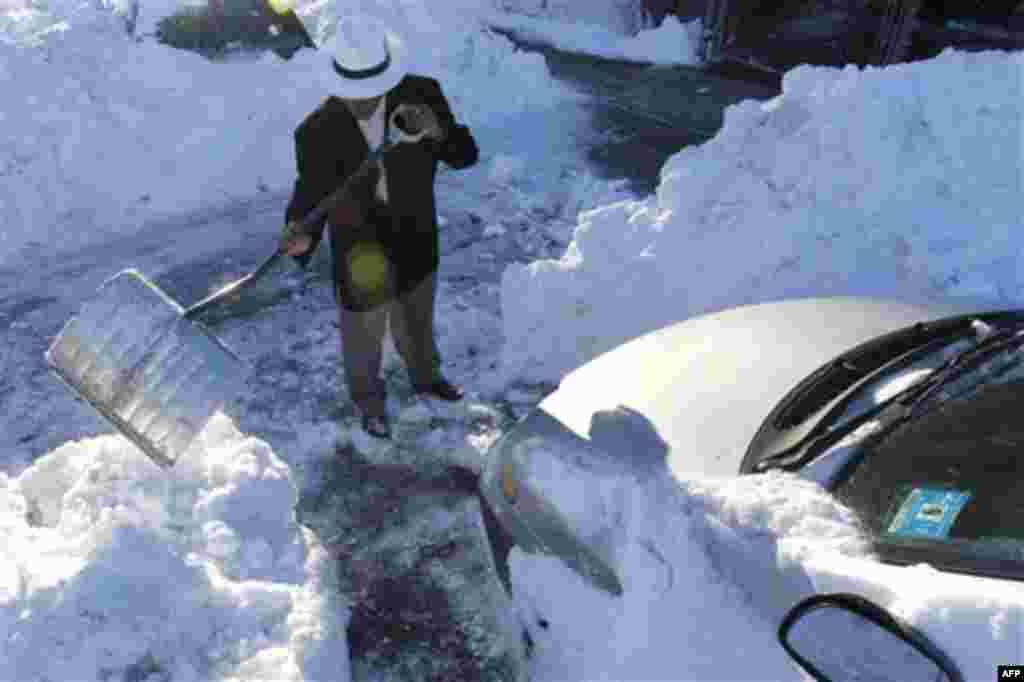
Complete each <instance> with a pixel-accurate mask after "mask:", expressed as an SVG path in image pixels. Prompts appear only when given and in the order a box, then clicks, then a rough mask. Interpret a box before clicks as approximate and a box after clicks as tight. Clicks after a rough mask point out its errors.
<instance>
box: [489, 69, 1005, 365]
mask: <svg viewBox="0 0 1024 682" xmlns="http://www.w3.org/2000/svg"><path fill="white" fill-rule="evenodd" d="M1022 63H1024V54H1021V53H1019V52H1018V53H1001V52H984V53H963V52H955V51H952V50H947V51H945V52H943V53H942V54H941V55H939V56H938V57H936V58H935V59H932V60H929V61H926V62H919V63H914V64H904V65H898V66H892V67H888V68H885V69H876V68H872V67H868V68H866V69H864V70H859V69H857V68H856V67H852V66H849V67H846V68H845V69H841V70H840V69H832V68H822V67H807V66H803V67H798V68H796V69H794V70H792V71H790V72H788V73H787V74H786V76H785V78H784V82H783V93H782V94H781V95H780V96H779V97H776V98H775V99H773V100H771V101H769V102H765V103H761V102H756V101H745V102H742V103H740V104H738V105H736V106H733V107H730V108H729V109H727V110H726V113H725V122H724V125H723V127H722V130H721V131H720V132H719V133H718V135H716V136H715V137H714V138H713V139H712V140H710V141H709V142H707V143H705V144H703V145H700V146H695V147H688V148H685V149H683V150H681V151H680V152H679V153H677V154H676V155H675V156H673V157H672V158H671V159H670V160H669V161H668V163H666V165H665V167H664V168H663V169H662V180H661V184H660V186H659V188H658V191H657V194H656V196H651V197H648V198H646V199H644V200H642V201H622V202H619V203H616V204H611V205H607V206H604V207H602V208H600V209H597V210H594V211H590V212H588V213H585V214H583V215H581V216H580V220H579V224H578V226H577V228H576V231H575V238H574V241H573V243H572V244H571V245H570V247H569V249H568V250H567V251H566V253H565V254H564V256H563V257H562V258H561V259H560V260H557V261H555V260H545V261H538V262H534V263H531V264H529V265H525V266H520V265H512V266H510V267H509V268H508V269H507V270H506V271H505V273H504V277H503V282H502V310H503V315H504V320H503V324H504V330H505V338H506V345H505V350H504V355H503V366H504V370H505V372H506V373H507V374H508V376H509V377H523V378H527V379H531V380H546V381H557V380H559V379H560V377H561V376H563V375H564V373H565V372H567V371H568V370H570V369H572V368H573V367H575V366H578V365H579V364H581V363H582V362H585V361H586V360H587V359H589V358H590V357H593V356H594V355H596V354H597V353H600V352H602V351H604V350H608V349H610V348H612V347H614V346H615V345H617V344H619V343H621V342H623V341H625V340H627V339H629V338H633V337H635V336H637V335H640V334H642V333H644V332H647V331H650V330H653V329H656V328H658V327H661V326H663V325H664V324H667V323H669V322H672V321H676V320H680V319H683V318H686V317H688V316H692V315H696V314H699V313H702V312H707V311H711V310H716V309H720V308H723V307H727V306H731V305H738V304H744V303H754V302H763V301H768V300H774V299H779V298H783V297H792V296H803V295H832V294H854V295H876V296H916V297H919V298H920V297H941V296H970V297H972V298H987V299H997V300H999V301H1001V302H1004V303H1007V304H1013V303H1019V302H1021V301H1022V300H1024V275H1022V273H1024V267H1022V266H1024V262H1022V255H1021V254H1022V253H1024V252H1022V249H1021V246H1022V244H1024V241H1022V238H1021V236H1020V235H1021V234H1022V231H1021V227H1022V218H1021V211H1020V201H1019V197H1020V194H1021V191H1022V189H1024V187H1022V176H1021V164H1022V141H1024V131H1022V128H1021V118H1022V106H1021V101H1022V100H1021V79H1022V73H1021V69H1022ZM580 349H584V350H580Z"/></svg>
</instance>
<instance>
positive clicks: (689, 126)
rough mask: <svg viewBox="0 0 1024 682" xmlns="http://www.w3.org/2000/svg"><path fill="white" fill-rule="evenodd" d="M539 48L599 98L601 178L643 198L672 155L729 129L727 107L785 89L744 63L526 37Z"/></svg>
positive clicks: (595, 150) (555, 67)
mask: <svg viewBox="0 0 1024 682" xmlns="http://www.w3.org/2000/svg"><path fill="white" fill-rule="evenodd" d="M505 35H506V36H508V37H509V38H510V39H511V40H513V42H515V43H516V45H517V46H518V47H519V48H520V49H523V50H527V51H531V52H539V53H540V54H542V55H543V56H544V58H545V60H546V61H547V64H548V68H549V69H550V70H551V74H552V75H553V76H554V77H555V78H556V79H558V80H559V81H561V82H563V83H565V84H566V85H568V86H570V87H571V88H573V89H574V90H577V91H579V92H582V93H586V94H589V95H592V97H593V99H592V100H591V101H590V102H589V104H588V105H587V107H588V109H590V114H591V117H592V124H593V128H594V130H596V131H599V132H600V133H603V135H601V136H599V138H598V139H599V143H598V144H596V145H594V146H593V147H591V148H590V149H588V150H587V156H588V159H589V160H590V162H591V164H592V166H593V168H592V170H593V171H594V172H595V173H596V174H597V175H599V176H601V177H604V178H608V179H612V178H626V179H628V180H629V185H630V189H632V190H633V191H634V192H636V193H637V194H639V195H647V194H650V193H652V192H653V191H654V190H655V189H656V188H657V186H658V181H659V177H658V176H659V172H660V170H661V167H662V166H663V165H664V163H665V161H666V160H668V158H669V157H670V156H672V155H673V154H675V153H676V152H678V151H679V150H680V149H682V148H683V147H686V146H688V145H695V144H701V143H703V142H705V141H707V140H708V139H710V138H711V137H713V136H714V135H715V134H716V133H717V132H718V130H719V128H721V126H722V120H723V112H724V110H725V108H726V107H728V106H730V105H732V104H736V103H737V102H740V101H742V100H745V99H760V100H767V99H771V98H772V97H775V96H776V95H778V94H779V93H780V92H781V82H780V80H779V78H778V77H777V76H774V75H771V74H764V73H761V72H756V71H754V70H753V69H747V68H743V67H740V66H718V67H716V68H715V69H714V70H707V71H706V70H704V69H702V68H698V67H692V66H658V65H651V64H638V63H634V62H625V61H617V60H609V59H602V58H598V57H592V56H588V55H582V54H575V53H569V52H564V51H562V50H557V49H555V48H552V47H549V46H546V45H540V44H536V43H530V42H525V41H522V40H519V39H518V38H517V37H516V36H514V35H510V34H508V33H505Z"/></svg>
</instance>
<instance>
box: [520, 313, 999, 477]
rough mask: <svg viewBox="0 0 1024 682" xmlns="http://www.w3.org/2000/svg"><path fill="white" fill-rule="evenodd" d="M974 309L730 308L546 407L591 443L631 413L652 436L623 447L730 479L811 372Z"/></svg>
mask: <svg viewBox="0 0 1024 682" xmlns="http://www.w3.org/2000/svg"><path fill="white" fill-rule="evenodd" d="M977 310H979V309H978V308H977V307H976V306H971V307H968V304H966V303H964V304H960V303H955V302H953V303H934V302H932V303H905V302H895V301H886V300H875V299H863V298H827V299H824V298H819V299H801V300H793V301H785V302H779V303H764V304H759V305H751V306H744V307H740V308H732V309H729V310H725V311H723V312H719V313H714V314H710V315H706V316H702V317H697V318H693V319H690V320H686V321H683V322H679V323H677V324H674V325H671V326H669V327H665V328H663V329H660V330H658V331H655V332H651V333H650V334H647V335H644V336H641V337H639V338H637V339H634V340H633V341H630V342H628V343H626V344H624V345H623V346H620V347H619V348H617V349H615V350H612V351H609V352H608V353H605V354H603V355H601V356H599V357H597V358H595V359H594V360H592V361H591V362H589V363H587V364H586V365H583V366H582V367H580V368H578V369H576V370H574V371H573V372H571V373H570V374H568V375H567V376H566V377H565V379H564V380H563V381H562V383H561V385H560V386H559V388H558V390H557V391H555V392H554V393H552V394H551V395H550V396H548V397H547V398H546V399H545V400H544V401H543V402H541V404H540V408H541V409H542V410H544V411H546V412H547V413H549V414H550V415H551V416H553V417H555V418H556V419H558V420H559V421H561V422H562V423H563V424H564V425H565V426H567V427H568V428H570V429H571V430H572V431H574V432H575V433H576V434H577V435H579V436H580V437H582V438H585V439H587V440H591V438H592V437H593V436H594V434H595V432H596V431H599V430H601V429H602V426H601V424H603V423H607V422H608V420H606V419H604V415H602V413H604V412H605V411H614V412H613V413H612V414H617V415H623V414H626V415H628V416H629V419H628V422H629V423H630V424H631V426H630V428H631V429H633V431H634V432H635V431H636V428H637V421H638V420H640V424H641V428H644V429H646V430H647V431H648V434H646V437H645V439H642V440H641V439H634V438H630V437H627V438H626V439H622V438H618V439H617V440H618V441H619V442H622V443H630V442H645V443H650V442H658V441H659V440H660V441H661V444H660V445H661V447H662V449H664V448H665V447H667V450H668V452H667V457H668V463H669V466H670V468H671V469H672V471H673V472H674V473H675V474H676V475H680V476H686V475H687V474H690V475H701V476H732V475H735V474H736V473H737V472H738V470H739V465H740V461H741V460H742V458H743V454H744V452H745V451H746V448H747V446H748V444H749V443H750V441H751V439H752V438H753V436H754V434H755V433H756V431H757V429H758V427H759V426H760V424H761V422H762V421H763V420H764V419H765V417H767V415H768V414H769V412H770V411H771V410H772V408H773V407H774V406H775V404H776V403H777V402H778V401H779V400H780V399H781V398H782V397H783V396H784V395H785V394H786V392H787V391H789V390H790V389H792V388H793V387H794V386H795V385H796V384H797V383H798V382H799V381H800V380H802V379H803V378H805V377H806V376H807V375H809V374H810V373H811V372H813V371H814V370H816V369H818V368H819V367H821V366H822V365H824V364H825V363H827V362H829V361H830V360H832V359H834V358H835V357H836V356H838V355H840V354H842V353H844V352H845V351H848V350H850V349H851V348H853V347H854V346H856V345H858V344H860V343H863V342H865V341H868V340H870V339H872V338H874V337H876V336H879V335H882V334H885V333H888V332H891V331H895V330H897V329H900V328H903V327H907V326H910V325H913V324H915V323H917V322H927V321H932V320H936V319H940V318H943V317H949V316H952V315H957V314H964V313H967V312H969V311H977ZM606 414H607V413H606ZM613 421H614V420H613ZM619 423H622V422H621V420H620V421H619ZM595 426H596V427H597V428H596V429H595ZM655 434H656V437H655ZM641 435H643V434H641ZM595 444H597V445H600V443H595Z"/></svg>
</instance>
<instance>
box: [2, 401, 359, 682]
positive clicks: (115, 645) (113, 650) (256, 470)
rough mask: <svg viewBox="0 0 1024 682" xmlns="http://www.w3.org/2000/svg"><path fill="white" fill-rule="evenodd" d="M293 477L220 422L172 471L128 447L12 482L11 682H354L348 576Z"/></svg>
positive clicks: (61, 453)
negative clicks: (307, 514) (298, 505)
mask: <svg viewBox="0 0 1024 682" xmlns="http://www.w3.org/2000/svg"><path fill="white" fill-rule="evenodd" d="M297 497H298V490H297V487H296V483H295V481H294V480H293V477H292V473H291V471H290V470H289V468H288V466H287V465H286V464H284V463H283V462H282V461H281V460H280V459H279V458H278V457H277V456H276V455H275V454H274V453H273V452H272V451H271V450H270V448H269V447H268V446H267V445H266V444H265V443H263V442H261V441H259V440H256V439H254V438H249V437H244V436H243V435H242V434H240V433H239V432H238V431H237V430H236V429H235V427H234V425H233V424H232V423H231V421H230V420H229V419H227V418H226V417H224V416H222V415H218V416H217V417H215V418H214V419H213V420H212V421H211V423H210V425H209V426H208V427H207V429H206V430H205V431H204V432H203V434H202V435H201V436H200V439H199V441H198V445H197V446H193V448H191V449H190V450H189V452H188V453H187V454H186V455H185V456H184V458H183V459H182V460H181V461H180V462H179V463H178V465H177V466H175V468H174V469H171V470H168V471H164V470H161V469H159V468H158V467H156V466H155V465H153V464H152V463H151V462H150V461H149V460H148V459H146V457H145V456H144V455H143V454H141V452H139V451H138V450H137V449H136V448H135V447H134V446H132V445H130V444H129V442H128V441H126V440H125V439H124V438H121V437H119V436H101V437H99V438H94V439H90V440H84V441H79V442H73V443H68V444H66V445H64V446H62V447H60V448H58V449H57V450H55V451H53V452H51V453H50V454H48V455H46V456H45V457H42V458H40V459H39V460H37V461H36V462H35V463H34V464H33V465H32V466H31V467H30V468H29V469H27V470H26V471H25V472H24V473H22V475H21V476H19V477H18V478H15V479H9V478H7V476H6V475H5V474H2V473H0V536H2V538H0V539H2V541H0V548H2V552H3V554H4V558H3V561H2V562H0V566H3V570H2V571H0V678H2V679H6V680H26V681H28V680H41V679H51V680H72V679H83V680H84V679H90V680H103V679H146V678H147V676H149V675H151V674H156V675H157V679H174V680H176V681H187V680H212V679H239V680H253V679H274V680H298V679H332V680H345V679H347V678H348V655H347V649H346V643H345V626H346V620H345V619H346V618H347V614H348V611H347V610H346V609H345V605H344V604H340V603H338V598H337V596H336V589H337V578H336V576H334V575H333V573H332V571H333V570H334V568H333V565H332V562H331V560H329V559H328V558H327V556H326V553H325V552H324V551H323V549H322V548H321V547H320V545H319V543H318V541H316V540H315V539H314V538H313V536H312V535H311V534H310V533H309V532H308V531H305V530H303V529H302V528H301V527H300V526H299V525H298V523H297V522H296V520H295V515H294V506H295V502H296V500H297Z"/></svg>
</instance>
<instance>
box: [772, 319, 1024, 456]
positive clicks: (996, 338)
mask: <svg viewBox="0 0 1024 682" xmlns="http://www.w3.org/2000/svg"><path fill="white" fill-rule="evenodd" d="M972 326H973V327H974V330H975V332H976V333H977V334H978V336H979V340H978V342H977V343H976V344H975V345H973V346H971V347H970V348H967V349H965V350H963V351H960V352H959V353H957V354H956V355H954V356H953V357H952V358H950V359H949V360H947V361H946V362H944V363H942V364H941V365H939V366H938V367H937V368H936V369H935V370H934V371H933V372H929V373H928V375H927V376H924V377H922V378H921V379H919V380H917V381H915V382H914V383H912V384H910V385H909V386H907V387H906V388H904V389H903V390H902V391H899V392H898V393H896V394H894V395H893V396H891V397H890V398H888V399H887V400H884V401H883V402H881V403H879V404H878V405H876V406H875V407H873V408H871V409H869V410H865V411H864V412H863V413H861V414H859V415H857V416H856V417H854V418H853V419H850V420H849V421H848V422H846V423H845V424H843V425H842V426H840V427H838V428H835V429H831V430H828V429H825V430H824V432H823V433H820V434H818V435H816V436H814V437H812V438H809V439H807V440H806V441H804V442H803V443H801V444H800V445H799V446H798V447H796V448H793V449H791V450H789V451H786V452H780V453H779V454H777V455H773V456H771V457H767V458H765V459H763V460H761V461H759V462H758V463H757V464H756V465H755V469H756V470H757V471H768V470H771V469H785V470H788V471H795V470H797V469H799V468H801V467H802V466H804V465H805V464H807V463H808V462H810V461H811V460H813V459H814V458H815V457H817V456H818V455H819V454H821V453H822V452H824V451H825V450H827V449H828V448H830V447H832V446H833V445H835V444H836V443H838V442H839V441H841V440H842V439H844V438H846V437H847V436H849V435H850V434H852V433H854V432H855V431H856V430H857V429H859V428H860V427H861V426H863V425H864V424H867V423H868V422H870V421H877V422H878V425H877V427H876V428H875V429H872V431H871V433H870V434H867V435H866V436H865V437H864V439H863V441H862V443H861V447H862V448H863V447H864V446H866V445H868V444H869V443H871V442H877V441H879V440H881V439H882V438H884V437H886V436H887V435H888V434H889V433H890V432H891V431H892V430H893V428H895V427H896V426H897V425H899V424H902V423H903V422H905V421H908V420H911V419H914V418H916V417H918V416H919V415H920V407H921V405H923V404H924V403H925V402H926V401H927V400H928V398H930V397H931V396H932V395H933V394H934V393H935V392H937V391H938V390H939V389H941V388H942V387H943V386H946V385H948V384H949V383H950V382H952V381H954V380H955V379H958V378H959V377H961V376H962V375H963V374H965V373H966V372H968V371H969V370H971V369H972V368H974V367H977V366H978V365H979V364H980V363H981V362H983V361H984V360H986V359H987V358H990V357H992V356H993V355H997V354H999V353H1001V352H1003V351H1005V350H1007V349H1008V348H1010V347H1012V346H1014V345H1019V344H1021V343H1024V329H1022V327H1021V325H1014V326H1012V327H1006V328H1002V329H993V328H992V327H990V326H989V325H987V324H985V323H984V322H981V321H978V320H975V321H974V322H973V323H972Z"/></svg>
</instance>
